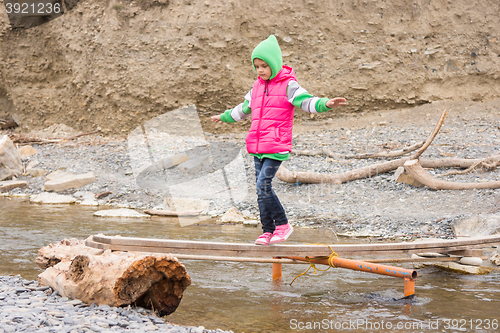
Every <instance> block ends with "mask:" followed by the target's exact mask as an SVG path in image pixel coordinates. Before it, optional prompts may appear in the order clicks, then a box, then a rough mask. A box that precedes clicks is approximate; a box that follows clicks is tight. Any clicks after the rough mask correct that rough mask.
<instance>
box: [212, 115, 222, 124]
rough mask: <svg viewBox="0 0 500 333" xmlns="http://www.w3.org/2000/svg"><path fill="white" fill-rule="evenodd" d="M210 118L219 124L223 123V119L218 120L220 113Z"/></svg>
mask: <svg viewBox="0 0 500 333" xmlns="http://www.w3.org/2000/svg"><path fill="white" fill-rule="evenodd" d="M210 118H211V119H212V121H213V122H214V123H220V124H222V123H223V121H222V120H220V115H217V116H212V117H210Z"/></svg>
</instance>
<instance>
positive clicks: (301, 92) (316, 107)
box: [287, 81, 331, 113]
mask: <svg viewBox="0 0 500 333" xmlns="http://www.w3.org/2000/svg"><path fill="white" fill-rule="evenodd" d="M287 99H288V101H289V102H290V103H292V104H293V105H294V106H296V107H298V108H301V109H302V110H304V111H306V112H310V113H318V112H326V111H329V110H331V109H330V108H328V107H327V106H326V102H328V98H319V97H316V96H313V95H311V94H310V93H308V92H307V90H305V89H304V88H302V87H301V86H300V85H299V84H298V83H297V81H290V82H289V83H288V90H287Z"/></svg>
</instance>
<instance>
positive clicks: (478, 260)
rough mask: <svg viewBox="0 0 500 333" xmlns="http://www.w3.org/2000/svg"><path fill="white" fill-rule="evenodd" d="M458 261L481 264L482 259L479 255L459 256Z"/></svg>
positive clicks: (473, 264)
mask: <svg viewBox="0 0 500 333" xmlns="http://www.w3.org/2000/svg"><path fill="white" fill-rule="evenodd" d="M460 263H461V264H463V265H471V266H481V265H482V264H483V259H481V258H479V257H463V258H460Z"/></svg>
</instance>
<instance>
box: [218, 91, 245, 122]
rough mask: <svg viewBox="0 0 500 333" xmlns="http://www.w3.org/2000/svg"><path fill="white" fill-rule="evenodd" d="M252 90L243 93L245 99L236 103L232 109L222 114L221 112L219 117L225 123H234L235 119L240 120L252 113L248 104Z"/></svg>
mask: <svg viewBox="0 0 500 333" xmlns="http://www.w3.org/2000/svg"><path fill="white" fill-rule="evenodd" d="M252 90H253V89H252ZM252 90H250V91H249V92H248V93H247V94H246V95H245V101H244V102H243V103H241V104H238V105H237V106H236V107H235V108H233V109H229V110H226V111H225V112H224V113H223V114H221V116H220V119H221V120H222V121H223V122H225V123H234V122H236V121H240V120H241V119H245V118H248V116H249V115H250V114H251V113H252V108H251V105H250V103H251V101H252Z"/></svg>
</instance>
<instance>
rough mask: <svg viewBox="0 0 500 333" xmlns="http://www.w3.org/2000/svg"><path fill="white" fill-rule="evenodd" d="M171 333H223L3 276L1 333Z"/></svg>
mask: <svg viewBox="0 0 500 333" xmlns="http://www.w3.org/2000/svg"><path fill="white" fill-rule="evenodd" d="M4 332H6V333H7V332H68V333H83V332H102V333H105V332H138V333H139V332H140V333H143V332H168V333H223V332H230V331H222V330H219V329H217V330H206V329H204V327H203V326H199V327H190V326H179V325H175V324H172V323H169V322H167V321H165V320H163V319H162V318H160V317H158V316H157V315H156V314H155V313H154V312H153V311H151V310H146V309H143V308H141V307H130V306H129V307H124V308H117V307H110V306H108V305H101V306H96V305H95V304H92V305H90V306H87V305H85V304H83V303H82V302H81V301H79V300H71V299H68V298H67V297H61V296H60V295H59V294H58V292H57V291H55V292H54V291H52V289H51V288H50V287H40V286H38V284H37V283H36V281H27V280H24V279H23V278H21V277H19V276H0V333H4Z"/></svg>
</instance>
